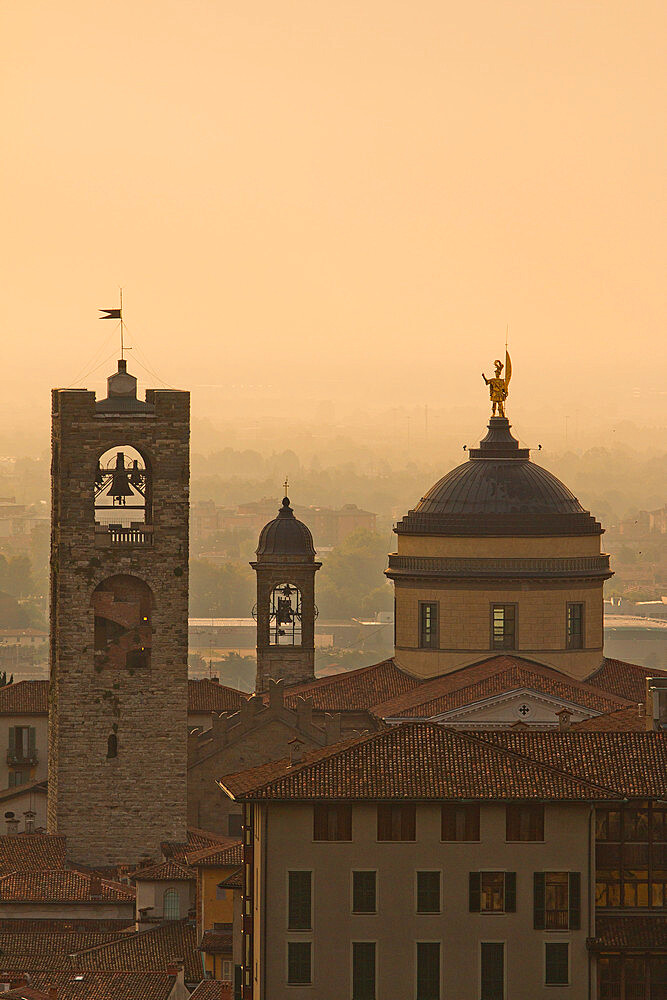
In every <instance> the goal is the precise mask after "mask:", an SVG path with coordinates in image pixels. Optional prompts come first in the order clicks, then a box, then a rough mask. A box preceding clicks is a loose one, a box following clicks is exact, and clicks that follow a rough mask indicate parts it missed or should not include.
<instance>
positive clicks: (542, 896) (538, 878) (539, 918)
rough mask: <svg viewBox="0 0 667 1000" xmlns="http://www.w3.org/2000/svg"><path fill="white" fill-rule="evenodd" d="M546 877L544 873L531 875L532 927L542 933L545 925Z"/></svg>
mask: <svg viewBox="0 0 667 1000" xmlns="http://www.w3.org/2000/svg"><path fill="white" fill-rule="evenodd" d="M545 883H546V876H545V874H544V872H535V873H534V875H533V927H534V928H535V930H536V931H543V930H544V928H545V925H546V915H545V912H544V911H545V906H546V885H545Z"/></svg>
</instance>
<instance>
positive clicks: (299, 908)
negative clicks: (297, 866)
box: [287, 872, 312, 931]
mask: <svg viewBox="0 0 667 1000" xmlns="http://www.w3.org/2000/svg"><path fill="white" fill-rule="evenodd" d="M287 879H288V904H287V911H288V915H287V926H288V927H289V929H290V930H291V931H309V930H310V928H311V920H312V916H311V908H312V907H311V895H312V872H288V873H287Z"/></svg>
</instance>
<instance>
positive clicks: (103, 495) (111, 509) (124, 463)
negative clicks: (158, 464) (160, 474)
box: [94, 444, 153, 529]
mask: <svg viewBox="0 0 667 1000" xmlns="http://www.w3.org/2000/svg"><path fill="white" fill-rule="evenodd" d="M94 490H95V522H96V523H97V524H99V525H103V526H104V527H107V528H109V527H110V528H113V527H114V526H116V527H117V528H124V529H131V528H138V529H141V528H143V527H144V525H146V524H150V523H151V522H152V513H153V512H152V477H151V473H150V464H149V462H148V460H147V459H146V457H145V456H144V455H143V454H142V453H141V452H140V451H138V450H137V449H136V448H134V447H133V446H132V445H129V444H125V445H117V446H116V447H114V448H108V449H107V450H106V451H105V452H104V454H102V455H100V457H99V459H98V461H97V468H96V470H95V483H94Z"/></svg>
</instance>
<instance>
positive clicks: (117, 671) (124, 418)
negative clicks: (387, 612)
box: [48, 361, 189, 865]
mask: <svg viewBox="0 0 667 1000" xmlns="http://www.w3.org/2000/svg"><path fill="white" fill-rule="evenodd" d="M52 402H53V411H52V416H53V432H52V534H51V689H50V705H49V806H48V825H49V830H50V832H52V833H58V834H61V835H64V836H66V837H67V844H68V850H69V852H70V855H71V857H72V859H73V860H75V861H80V862H85V863H87V864H91V865H111V864H115V863H121V862H122V863H130V864H133V863H134V864H136V863H138V861H139V860H140V858H141V857H142V855H146V854H147V855H149V856H151V857H156V856H159V845H160V841H162V840H165V839H171V840H184V839H185V830H186V759H187V722H186V718H187V700H188V689H187V614H188V607H187V602H188V495H189V394H188V393H187V392H178V391H172V390H162V389H160V390H157V389H150V390H148V391H147V393H146V401H145V402H143V401H141V400H139V399H138V398H137V385H136V379H135V378H134V377H133V376H131V375H129V374H128V373H127V371H126V367H125V363H124V362H122V361H121V362H119V365H118V372H117V373H116V374H114V375H112V376H111V377H110V378H109V379H108V396H107V398H106V399H103V400H96V398H95V393H94V392H88V391H87V390H83V389H82V390H73V389H55V390H54V391H53V400H52ZM158 789H159V792H158Z"/></svg>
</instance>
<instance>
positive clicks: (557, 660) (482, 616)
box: [395, 581, 603, 677]
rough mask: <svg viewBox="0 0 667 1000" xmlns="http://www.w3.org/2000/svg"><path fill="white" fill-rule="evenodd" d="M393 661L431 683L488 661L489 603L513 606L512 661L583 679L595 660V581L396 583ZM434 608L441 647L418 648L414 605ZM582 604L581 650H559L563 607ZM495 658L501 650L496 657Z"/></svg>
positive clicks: (599, 606) (599, 639) (599, 607)
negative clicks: (428, 603)
mask: <svg viewBox="0 0 667 1000" xmlns="http://www.w3.org/2000/svg"><path fill="white" fill-rule="evenodd" d="M395 593H396V662H397V663H398V665H399V666H400V667H401V668H402V669H404V670H407V671H408V672H410V673H413V674H416V675H419V676H424V677H435V676H437V675H438V674H442V673H446V672H448V671H451V670H455V669H457V668H459V667H462V666H465V665H466V664H468V663H475V662H477V661H479V660H481V659H483V658H484V657H485V656H494V655H497V654H498V651H494V650H492V649H491V624H490V623H491V605H492V604H516V605H517V606H518V608H517V635H518V642H517V648H516V650H514V652H516V653H517V654H518V655H522V656H525V657H526V658H528V659H536V660H537V661H538V662H540V663H545V664H547V665H550V666H553V667H555V668H556V669H558V670H563V671H565V672H566V673H569V674H572V676H574V677H585V676H587V675H588V674H589V673H590V672H591V671H592V670H594V669H595V668H596V667H597V666H599V664H600V662H601V660H602V645H603V631H602V626H603V603H602V602H603V593H602V583H601V582H597V581H593V582H590V583H583V582H579V581H575V582H566V581H563V582H561V583H554V582H546V581H531V582H528V581H525V582H523V583H521V584H515V585H514V586H509V585H506V586H504V587H498V588H494V589H491V588H489V587H488V586H484V585H482V584H479V585H475V584H472V583H471V584H468V585H467V586H466V585H464V584H463V583H456V582H453V581H446V582H443V583H440V584H438V585H436V584H435V583H434V584H433V585H432V586H430V587H425V586H421V585H420V584H419V582H417V581H415V582H414V583H413V582H407V581H395ZM422 601H437V602H438V603H439V606H440V649H438V650H433V649H419V604H420V602H422ZM571 601H572V602H581V603H583V604H584V606H585V608H584V633H585V635H584V649H582V650H568V649H566V632H565V630H566V609H567V604H568V603H569V602H571ZM501 652H502V651H501Z"/></svg>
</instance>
